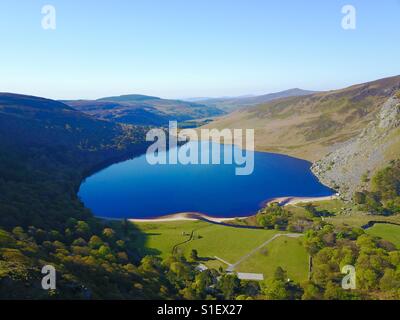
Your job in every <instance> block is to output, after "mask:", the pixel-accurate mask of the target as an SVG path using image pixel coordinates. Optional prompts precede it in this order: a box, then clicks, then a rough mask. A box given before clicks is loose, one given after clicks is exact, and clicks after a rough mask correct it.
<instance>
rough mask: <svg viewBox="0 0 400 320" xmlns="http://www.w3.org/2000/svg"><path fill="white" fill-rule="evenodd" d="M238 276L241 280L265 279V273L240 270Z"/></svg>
mask: <svg viewBox="0 0 400 320" xmlns="http://www.w3.org/2000/svg"><path fill="white" fill-rule="evenodd" d="M237 277H238V278H239V279H240V280H253V281H263V280H264V275H263V274H262V273H243V272H238V273H237Z"/></svg>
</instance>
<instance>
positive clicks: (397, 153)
mask: <svg viewBox="0 0 400 320" xmlns="http://www.w3.org/2000/svg"><path fill="white" fill-rule="evenodd" d="M399 157H400V99H399V97H398V96H392V97H390V98H389V99H388V100H387V101H386V102H385V103H384V104H383V106H382V108H381V110H380V111H379V112H378V114H377V117H376V119H375V120H373V121H372V122H370V123H369V124H368V125H367V127H366V128H365V129H364V130H363V131H362V132H361V133H360V135H358V136H357V137H355V138H353V139H351V140H349V141H347V142H345V143H341V144H337V145H334V146H333V147H332V152H330V153H329V154H328V155H326V156H325V157H324V158H322V159H321V160H319V161H317V162H315V163H314V165H313V166H312V170H313V172H314V173H315V174H316V175H317V176H318V178H319V179H320V181H321V182H322V183H324V184H326V185H328V186H330V187H332V188H334V189H335V190H337V191H338V192H339V194H340V195H341V197H342V198H344V199H346V200H349V199H351V197H352V195H353V194H354V192H355V191H356V190H358V189H361V188H363V187H365V184H366V183H367V177H368V176H370V175H371V173H373V172H374V171H375V170H376V169H378V168H380V167H382V166H384V165H385V164H387V163H388V161H389V160H392V159H395V158H399Z"/></svg>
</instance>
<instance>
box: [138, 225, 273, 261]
mask: <svg viewBox="0 0 400 320" xmlns="http://www.w3.org/2000/svg"><path fill="white" fill-rule="evenodd" d="M135 225H136V227H137V228H138V240H137V241H138V247H141V248H142V250H144V251H143V252H144V253H147V254H157V255H160V256H161V257H166V256H168V255H170V254H171V253H172V249H173V247H174V246H175V245H177V244H179V243H182V242H184V241H186V240H188V239H189V238H190V234H191V232H192V231H194V233H193V234H194V239H193V240H192V241H190V242H188V243H186V244H183V245H180V246H178V249H177V250H178V251H179V252H182V253H183V254H185V255H186V256H188V255H189V254H190V252H191V250H192V249H196V250H197V251H198V253H199V256H200V257H201V258H214V256H218V257H219V258H221V259H224V260H226V261H228V262H230V263H234V262H235V261H236V260H237V259H239V258H241V257H242V256H243V255H245V254H246V253H248V252H249V251H251V250H252V249H254V248H255V247H257V246H259V245H261V244H262V243H263V242H265V241H267V240H268V239H270V238H271V237H272V236H274V235H275V234H276V233H278V232H277V231H275V230H262V229H258V230H257V229H243V228H234V227H227V226H223V225H218V224H212V223H207V222H203V221H173V222H159V223H147V222H146V223H135Z"/></svg>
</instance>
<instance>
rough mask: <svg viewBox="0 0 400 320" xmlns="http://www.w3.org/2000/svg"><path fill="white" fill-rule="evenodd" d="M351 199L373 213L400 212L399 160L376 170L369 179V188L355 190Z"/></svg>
mask: <svg viewBox="0 0 400 320" xmlns="http://www.w3.org/2000/svg"><path fill="white" fill-rule="evenodd" d="M353 200H354V202H355V203H356V204H358V205H359V207H360V209H362V210H365V211H369V212H371V213H374V214H381V215H390V214H396V213H400V161H399V160H398V161H392V162H391V164H390V166H388V167H386V168H384V169H383V170H380V171H378V172H377V173H376V174H375V175H374V176H373V177H372V179H371V189H370V190H368V191H367V190H364V191H358V192H355V194H354V197H353Z"/></svg>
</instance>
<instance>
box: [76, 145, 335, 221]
mask: <svg viewBox="0 0 400 320" xmlns="http://www.w3.org/2000/svg"><path fill="white" fill-rule="evenodd" d="M189 143H193V142H189ZM214 145H215V144H214ZM217 146H218V145H217ZM231 147H232V146H231ZM233 148H237V147H233ZM178 150H179V149H178ZM174 151H176V150H174ZM214 152H215V151H214ZM217 152H219V151H217ZM211 153H212V152H211ZM166 155H168V151H166ZM221 159H223V152H222V148H221ZM310 167H311V163H310V162H308V161H304V160H300V159H296V158H292V157H289V156H284V155H279V154H273V153H263V152H254V171H253V173H252V174H251V175H247V176H239V175H235V172H236V171H235V170H236V168H237V165H235V164H219V165H217V164H208V165H204V164H203V165H194V164H189V165H182V164H169V165H150V164H149V163H148V162H147V159H146V156H145V155H142V156H140V157H137V158H134V159H131V160H127V161H124V162H120V163H117V164H114V165H111V166H109V167H108V168H106V169H104V170H101V171H100V172H98V173H95V174H94V175H92V176H90V177H88V178H87V179H86V180H85V181H84V182H83V183H82V185H81V187H80V190H79V193H78V195H79V197H80V198H81V200H82V201H83V202H84V204H85V206H86V207H87V208H90V209H91V210H92V211H93V213H94V214H95V215H96V216H98V217H106V218H154V217H160V216H163V215H168V214H173V213H181V212H200V213H203V214H206V215H209V216H213V217H224V218H230V217H239V216H240V217H242V216H249V215H252V214H254V213H256V212H257V211H258V210H259V209H260V208H261V207H262V206H263V204H264V203H265V201H266V200H270V199H272V198H276V197H285V196H296V197H319V196H329V195H332V194H333V193H334V191H332V190H331V189H329V188H328V187H326V186H324V185H322V184H321V183H320V182H319V181H318V179H317V178H316V177H315V176H314V175H313V173H312V172H311V170H310Z"/></svg>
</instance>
